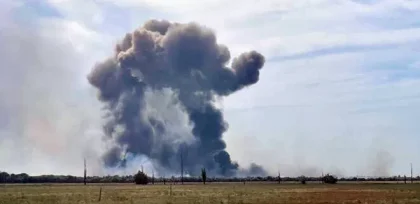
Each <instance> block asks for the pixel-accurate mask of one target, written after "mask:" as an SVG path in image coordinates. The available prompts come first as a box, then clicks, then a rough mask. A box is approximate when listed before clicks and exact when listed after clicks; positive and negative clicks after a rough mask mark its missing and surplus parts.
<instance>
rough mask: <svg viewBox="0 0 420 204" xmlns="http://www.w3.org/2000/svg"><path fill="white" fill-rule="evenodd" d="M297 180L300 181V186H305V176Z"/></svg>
mask: <svg viewBox="0 0 420 204" xmlns="http://www.w3.org/2000/svg"><path fill="white" fill-rule="evenodd" d="M299 180H300V183H301V184H306V177H305V176H301V177H299Z"/></svg>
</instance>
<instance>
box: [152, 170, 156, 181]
mask: <svg viewBox="0 0 420 204" xmlns="http://www.w3.org/2000/svg"><path fill="white" fill-rule="evenodd" d="M152 184H155V170H154V169H152Z"/></svg>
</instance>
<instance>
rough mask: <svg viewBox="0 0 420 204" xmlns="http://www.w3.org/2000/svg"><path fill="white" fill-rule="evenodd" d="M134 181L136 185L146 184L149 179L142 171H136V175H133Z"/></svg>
mask: <svg viewBox="0 0 420 204" xmlns="http://www.w3.org/2000/svg"><path fill="white" fill-rule="evenodd" d="M134 182H135V183H136V184H137V185H146V184H148V183H149V179H148V178H147V175H146V174H145V173H144V172H142V171H138V172H137V174H136V175H134Z"/></svg>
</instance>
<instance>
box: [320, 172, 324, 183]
mask: <svg viewBox="0 0 420 204" xmlns="http://www.w3.org/2000/svg"><path fill="white" fill-rule="evenodd" d="M321 183H324V171H322V173H321Z"/></svg>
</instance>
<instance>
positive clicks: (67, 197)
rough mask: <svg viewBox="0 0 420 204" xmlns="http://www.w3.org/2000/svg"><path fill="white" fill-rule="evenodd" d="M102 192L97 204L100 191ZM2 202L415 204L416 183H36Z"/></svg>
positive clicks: (3, 194) (13, 188)
mask: <svg viewBox="0 0 420 204" xmlns="http://www.w3.org/2000/svg"><path fill="white" fill-rule="evenodd" d="M100 188H102V197H101V201H98V198H99V189H100ZM3 203H7V204H9V203H26V204H27V203H29V204H34V203H39V204H41V203H42V204H48V203H71V204H73V203H127V204H131V203H145V204H146V203H147V204H149V203H164V204H167V203H173V204H177V203H197V204H204V203H208V204H216V203H230V204H238V203H267V204H268V203H270V204H271V203H288V204H289V203H290V204H293V203H383V204H388V203H404V204H405V203H420V184H407V185H404V184H349V183H346V184H337V185H321V184H308V185H298V184H282V185H278V184H273V183H247V184H246V185H243V184H241V183H225V184H216V183H212V184H209V185H205V186H204V185H200V184H189V185H173V186H172V193H171V190H170V186H169V185H148V186H135V185H134V184H103V185H101V184H98V185H93V184H91V185H88V186H83V185H79V184H74V185H71V184H53V185H47V184H39V185H4V186H0V204H3Z"/></svg>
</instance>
